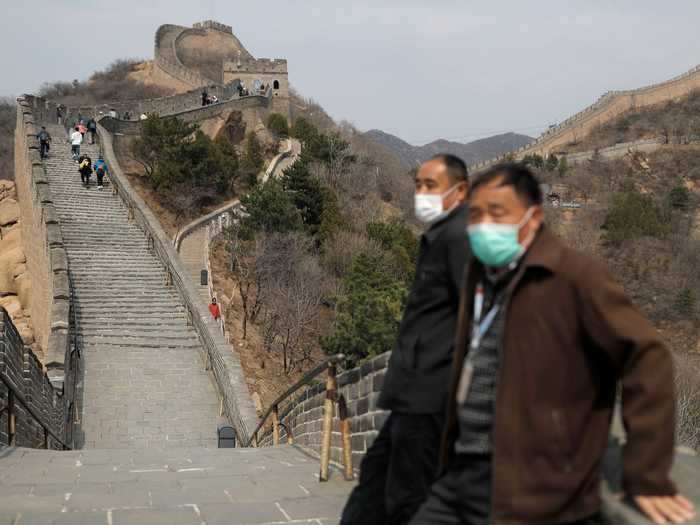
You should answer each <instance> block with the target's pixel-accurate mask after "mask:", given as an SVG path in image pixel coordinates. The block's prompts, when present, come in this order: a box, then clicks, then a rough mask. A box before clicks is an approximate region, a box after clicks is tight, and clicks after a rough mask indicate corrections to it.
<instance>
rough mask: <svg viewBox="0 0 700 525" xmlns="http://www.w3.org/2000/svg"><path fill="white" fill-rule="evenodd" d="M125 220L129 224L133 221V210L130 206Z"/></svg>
mask: <svg viewBox="0 0 700 525" xmlns="http://www.w3.org/2000/svg"><path fill="white" fill-rule="evenodd" d="M126 219H127V220H128V221H129V222H131V221H133V220H134V208H133V207H132V206H129V213H128V214H127V216H126Z"/></svg>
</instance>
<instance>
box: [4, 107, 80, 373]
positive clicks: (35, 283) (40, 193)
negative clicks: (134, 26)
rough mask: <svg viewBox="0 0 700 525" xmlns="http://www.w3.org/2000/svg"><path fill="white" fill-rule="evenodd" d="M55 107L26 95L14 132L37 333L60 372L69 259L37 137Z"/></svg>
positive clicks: (50, 364)
mask: <svg viewBox="0 0 700 525" xmlns="http://www.w3.org/2000/svg"><path fill="white" fill-rule="evenodd" d="M55 111H56V107H55V105H52V104H48V103H47V102H46V101H45V100H43V99H40V98H37V97H32V96H29V95H25V96H23V97H20V98H19V99H18V106H17V127H16V130H15V183H16V189H17V197H18V201H19V205H20V224H21V227H22V239H23V244H24V251H25V254H26V258H27V270H28V272H29V275H30V278H31V282H32V290H31V294H30V311H31V316H32V324H33V326H34V335H35V339H36V341H37V342H38V343H39V345H40V346H41V349H42V350H43V352H44V355H45V364H46V366H47V367H49V368H62V367H63V366H64V364H65V356H66V348H67V346H68V330H69V311H70V286H69V278H68V258H67V255H66V251H65V248H64V245H63V235H62V233H61V226H60V224H59V221H58V216H57V213H56V210H55V208H54V205H53V200H52V197H51V191H50V189H49V185H48V179H47V177H46V173H45V171H44V167H43V165H42V162H41V159H40V157H39V144H38V141H37V139H36V133H37V132H38V130H39V128H40V126H41V124H43V123H45V122H47V119H48V118H50V116H51V115H55Z"/></svg>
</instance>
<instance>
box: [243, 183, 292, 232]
mask: <svg viewBox="0 0 700 525" xmlns="http://www.w3.org/2000/svg"><path fill="white" fill-rule="evenodd" d="M241 204H242V205H243V207H244V208H245V211H246V215H245V216H244V217H243V218H242V219H241V224H240V237H241V238H242V239H245V240H249V239H252V238H254V237H255V234H256V233H257V232H260V231H262V232H265V233H285V232H290V231H294V230H300V229H302V226H303V223H302V219H301V215H300V213H299V210H297V208H296V206H295V205H294V202H293V200H292V198H291V195H290V194H289V193H288V192H286V191H285V190H284V188H283V187H282V185H281V184H280V182H279V181H277V180H274V179H271V180H269V181H267V182H266V183H265V184H260V185H258V186H256V187H255V188H253V190H252V191H251V192H250V193H248V194H247V195H245V196H243V197H242V198H241Z"/></svg>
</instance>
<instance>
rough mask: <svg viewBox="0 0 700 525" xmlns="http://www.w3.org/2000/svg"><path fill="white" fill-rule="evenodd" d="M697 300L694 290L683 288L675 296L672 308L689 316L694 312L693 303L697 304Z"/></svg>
mask: <svg viewBox="0 0 700 525" xmlns="http://www.w3.org/2000/svg"><path fill="white" fill-rule="evenodd" d="M697 301H698V298H697V295H696V293H695V290H693V289H691V288H683V289H681V290H680V291H679V292H678V295H677V296H676V302H675V305H674V309H675V310H676V312H678V313H679V314H681V315H682V316H684V317H690V316H692V314H693V312H695V305H696V304H697Z"/></svg>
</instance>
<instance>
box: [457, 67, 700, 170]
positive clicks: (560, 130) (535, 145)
mask: <svg viewBox="0 0 700 525" xmlns="http://www.w3.org/2000/svg"><path fill="white" fill-rule="evenodd" d="M697 89H700V66H696V67H694V68H693V69H691V70H689V71H687V72H686V73H683V74H682V75H678V76H676V77H674V78H672V79H670V80H667V81H664V82H659V83H657V84H652V85H649V86H645V87H641V88H638V89H630V90H624V91H608V92H607V93H605V94H603V95H602V96H601V97H600V98H599V99H598V100H597V101H596V102H595V103H593V104H591V105H590V106H588V107H587V108H585V109H583V110H581V111H579V112H578V113H576V114H575V115H573V116H571V117H569V118H568V119H566V120H565V121H563V122H561V123H560V124H559V125H557V126H555V127H553V128H550V129H548V130H547V131H545V132H544V133H543V134H542V135H540V136H539V137H537V139H536V140H535V141H533V142H531V143H530V144H528V145H526V146H523V147H521V148H519V149H517V150H515V151H513V152H511V153H510V155H513V156H514V157H515V158H516V159H522V158H523V157H525V156H526V155H541V156H543V157H546V156H548V155H550V154H551V153H555V154H560V152H561V151H562V150H565V149H566V146H567V145H568V144H571V143H576V142H577V141H578V140H580V139H581V138H583V137H585V136H586V135H587V134H588V133H590V132H591V131H592V130H593V129H594V128H595V127H597V126H600V125H602V124H605V123H606V122H609V121H611V120H613V119H614V118H616V117H618V116H620V115H621V114H623V113H625V112H626V111H630V110H633V109H638V108H643V107H648V106H653V105H656V104H662V103H664V102H670V101H676V100H680V99H682V98H684V97H687V96H688V95H689V94H690V93H692V92H693V91H695V90H697ZM508 155H509V154H506V155H502V156H500V157H498V158H496V159H491V160H487V161H484V162H480V163H478V164H475V165H473V166H471V168H472V169H473V170H475V171H478V170H481V169H483V168H485V167H487V166H489V165H492V164H494V163H496V162H498V161H499V160H503V159H504V158H506V156H508Z"/></svg>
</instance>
